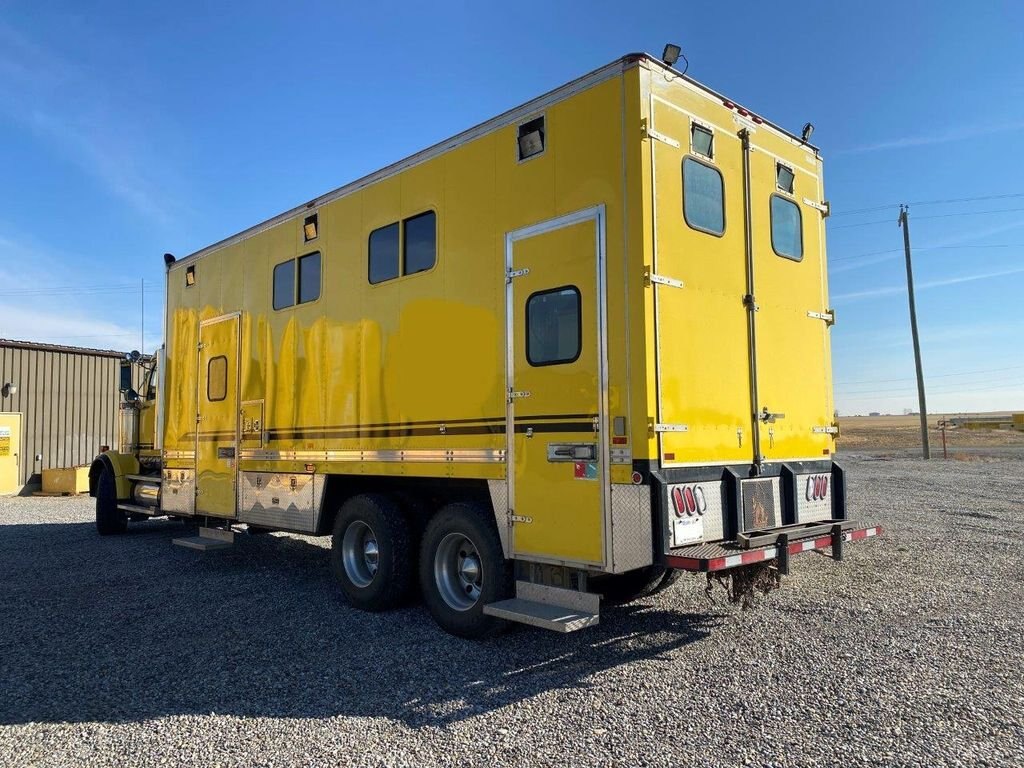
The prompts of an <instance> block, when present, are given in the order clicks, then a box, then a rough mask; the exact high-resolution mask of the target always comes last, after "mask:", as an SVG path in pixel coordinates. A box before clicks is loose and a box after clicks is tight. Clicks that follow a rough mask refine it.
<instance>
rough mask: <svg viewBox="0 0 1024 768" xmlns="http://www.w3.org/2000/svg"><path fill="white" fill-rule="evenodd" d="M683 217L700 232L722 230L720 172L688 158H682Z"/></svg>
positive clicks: (722, 197) (723, 198)
mask: <svg viewBox="0 0 1024 768" xmlns="http://www.w3.org/2000/svg"><path fill="white" fill-rule="evenodd" d="M683 217H684V218H685V219H686V223H687V224H688V225H689V226H690V227H692V228H693V229H699V230H700V231H701V232H709V233H711V234H712V235H721V234H722V233H723V232H725V190H724V186H723V184H722V174H720V173H719V172H718V169H716V168H713V167H711V166H710V165H704V163H701V162H698V161H696V160H694V159H693V158H691V157H688V158H686V159H685V160H683Z"/></svg>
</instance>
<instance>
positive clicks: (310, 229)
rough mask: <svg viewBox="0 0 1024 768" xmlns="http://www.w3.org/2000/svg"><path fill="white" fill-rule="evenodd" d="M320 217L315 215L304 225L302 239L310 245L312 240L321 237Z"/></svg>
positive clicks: (307, 218)
mask: <svg viewBox="0 0 1024 768" xmlns="http://www.w3.org/2000/svg"><path fill="white" fill-rule="evenodd" d="M319 224H320V216H319V214H316V213H314V214H313V215H312V216H307V217H306V220H305V221H304V222H303V223H302V237H303V239H304V240H305V241H306V242H307V243H308V242H309V241H310V240H316V239H317V238H318V237H319V236H320V228H319Z"/></svg>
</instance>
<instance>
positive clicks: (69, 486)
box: [43, 467, 89, 493]
mask: <svg viewBox="0 0 1024 768" xmlns="http://www.w3.org/2000/svg"><path fill="white" fill-rule="evenodd" d="M88 492H89V468H88V467H67V468H63V469H44V470H43V493H88Z"/></svg>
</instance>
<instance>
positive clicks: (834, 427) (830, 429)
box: [811, 424, 839, 435]
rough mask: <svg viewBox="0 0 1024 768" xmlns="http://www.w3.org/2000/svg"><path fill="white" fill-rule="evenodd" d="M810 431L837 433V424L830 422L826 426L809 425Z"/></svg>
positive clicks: (820, 433)
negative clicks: (830, 423)
mask: <svg viewBox="0 0 1024 768" xmlns="http://www.w3.org/2000/svg"><path fill="white" fill-rule="evenodd" d="M811 432H813V433H814V434H816V435H838V434H839V425H838V424H832V425H830V426H827V427H811Z"/></svg>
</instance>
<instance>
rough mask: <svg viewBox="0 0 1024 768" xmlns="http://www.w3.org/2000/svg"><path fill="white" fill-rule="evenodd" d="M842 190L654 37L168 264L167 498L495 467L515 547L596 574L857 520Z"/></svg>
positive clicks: (803, 144) (425, 489) (507, 533)
mask: <svg viewBox="0 0 1024 768" xmlns="http://www.w3.org/2000/svg"><path fill="white" fill-rule="evenodd" d="M827 212H828V205H827V203H826V202H825V200H824V191H823V183H822V161H821V157H820V155H819V153H818V150H817V149H815V148H814V147H813V146H811V145H810V144H808V143H807V141H806V140H804V139H802V138H800V137H797V136H795V135H793V134H790V133H788V132H786V131H784V130H782V129H780V128H778V127H776V126H774V125H772V124H771V123H769V122H768V121H767V120H765V119H763V118H761V117H759V116H758V115H756V114H754V113H752V112H750V111H748V110H746V109H745V108H743V107H740V106H739V105H737V104H735V103H733V102H731V101H730V100H728V99H726V98H724V97H722V96H721V95H719V94H717V93H715V92H714V91H712V90H710V89H708V88H706V87H705V86H702V85H700V84H699V83H697V82H695V81H693V80H691V79H689V78H687V77H685V76H683V75H681V74H680V73H678V72H676V71H675V70H673V69H671V68H670V67H667V66H665V65H664V64H662V63H661V62H660V61H657V60H656V59H653V58H651V57H649V56H646V55H630V56H626V57H624V58H622V59H620V60H618V61H616V62H613V63H612V64H609V65H608V66H606V67H603V68H601V69H599V70H597V71H595V72H592V73H590V74H588V75H586V76H584V77H582V78H580V79H579V80H576V81H574V82H572V83H569V84H567V85H565V86H563V87H561V88H559V89H556V90H555V91H552V92H550V93H548V94H545V95H543V96H541V97H539V98H537V99H535V100H533V101H531V102H529V103H527V104H525V105H523V106H521V107H518V108H516V109H513V110H511V111H509V112H507V113H505V114H503V115H501V116H499V117H497V118H495V119H493V120H491V121H488V122H486V123H483V124H481V125H479V126H477V127H475V128H472V129H470V130H469V131H466V132H464V133H463V134H460V135H458V136H456V137H454V138H452V139H450V140H447V141H444V142H442V143H440V144H438V145H436V146H434V147H431V148H429V149H427V150H424V151H423V152H421V153H418V154H417V155H414V156H412V157H410V158H407V159H405V160H403V161H400V162H398V163H396V164H394V165H392V166H389V167H387V168H384V169H382V170H381V171H379V172H377V173H374V174H371V175H370V176H368V177H366V178H363V179H360V180H358V181H355V182H353V183H350V184H348V185H346V186H344V187H341V188H339V189H337V190H335V191H333V192H330V193H328V194H326V195H323V196H321V197H318V198H315V199H313V200H311V201H309V202H308V203H306V204H305V205H302V206H300V207H298V208H295V209H292V210H290V211H288V212H285V213H283V214H281V215H280V216H277V217H275V218H273V219H271V220H269V221H266V222H263V223H261V224H258V225H256V226H254V227H252V228H250V229H248V230H246V231H244V232H241V233H239V234H237V235H234V236H232V237H229V238H227V239H226V240H224V241H222V242H219V243H216V244H214V245H211V246H210V247H208V248H204V249H202V250H201V251H198V252H197V253H194V254H192V255H190V256H188V257H186V258H183V259H178V260H176V261H172V260H170V259H169V260H168V262H169V265H168V272H167V309H166V311H167V315H166V325H165V327H166V329H167V338H166V345H165V349H164V352H163V355H162V357H161V360H162V363H161V365H162V367H161V369H160V376H159V378H160V381H161V387H160V390H159V397H160V400H161V403H162V408H163V410H162V413H161V414H160V415H159V416H157V417H155V422H154V425H153V427H152V428H153V429H155V430H157V431H158V434H157V435H156V438H155V440H154V441H153V442H154V444H155V445H154V454H155V455H156V456H159V461H158V462H157V463H153V462H149V463H148V466H149V468H150V471H157V472H159V473H160V474H159V483H160V484H161V486H162V488H161V491H160V493H161V510H162V511H163V512H165V513H168V514H176V515H182V516H194V517H197V518H201V519H203V520H205V521H207V523H208V524H210V525H215V524H217V523H216V521H218V520H220V521H224V522H223V524H224V525H230V523H231V522H246V523H249V524H250V525H252V526H265V527H267V528H274V529H281V530H296V531H300V532H308V533H325V532H330V530H331V525H332V520H333V519H334V515H335V514H336V513H337V506H338V504H339V502H340V501H341V500H344V499H345V498H346V497H347V496H348V491H347V490H345V489H347V488H352V489H363V490H365V489H367V488H370V489H381V490H384V491H386V490H387V489H405V490H406V491H408V492H409V493H412V494H413V495H417V494H418V495H419V496H420V497H421V498H425V497H427V496H431V495H432V497H433V498H436V497H438V496H440V497H445V498H450V496H451V494H457V493H461V492H462V491H463V490H466V492H468V489H478V490H480V491H481V493H485V496H484V500H485V505H486V503H489V507H490V513H492V514H493V523H494V525H495V527H496V529H497V530H498V532H499V534H500V538H501V543H502V549H503V552H504V554H505V556H506V557H507V558H508V559H509V560H510V561H517V562H524V563H533V564H535V565H545V566H552V567H555V568H563V569H576V570H578V571H580V572H583V573H589V574H591V575H600V574H620V573H625V572H630V571H636V570H638V569H642V568H650V567H652V566H656V565H658V564H659V563H660V564H662V565H664V564H665V562H666V560H665V557H666V553H669V554H670V553H671V551H673V550H674V549H678V548H679V547H681V546H683V545H693V544H699V543H708V542H716V541H723V540H727V539H729V540H731V539H734V538H735V537H736V536H737V535H738V534H739V533H741V532H742V531H744V530H749V529H751V528H755V527H756V528H765V527H771V526H782V525H784V524H794V523H802V522H807V521H810V520H824V519H842V518H843V517H845V506H844V498H843V495H842V483H841V480H842V476H841V471H840V470H838V468H837V467H835V465H834V464H833V462H832V460H831V454H832V449H833V444H834V438H835V434H836V432H837V430H836V427H835V424H834V419H833V411H834V404H833V399H832V382H831V363H830V344H829V327H830V325H831V323H832V319H833V316H832V312H831V310H830V309H829V303H828V288H827V279H826V261H825V235H824V231H825V230H824V217H825V216H826V215H827ZM139 442H140V443H143V442H146V441H145V440H144V439H141V440H140V441H139ZM145 463H146V462H144V464H145ZM820 477H828V478H831V479H832V481H833V482H832V483H831V485H829V484H828V483H822V482H821V481H816V480H815V479H814V478H820ZM748 481H749V482H751V483H757V482H760V483H761V485H760V486H758V488H759V490H758V491H757V492H756V493H754V492H753V491H751V492H750V493H746V492H745V491H744V489H745V488H750V489H753V488H754V487H755V486H754V485H749V486H747V485H745V483H747V482H748ZM815 482H817V485H815V486H814V487H815V488H818V487H820V488H821V493H817V492H816V493H813V494H812V493H811V490H810V489H811V487H812V485H814V484H815ZM701 483H703V484H704V485H701ZM805 488H806V489H807V492H806V493H805V492H804V490H805ZM271 489H273V490H271ZM460 489H462V490H460ZM446 494H447V495H446ZM812 496H813V498H812ZM691 498H692V499H695V500H696V502H695V503H694V504H691V505H690V506H692V507H694V509H691V510H690V511H689V512H688V511H687V505H688V502H689V500H690V499H691ZM680 502H681V503H682V509H683V513H682V514H680ZM427 514H428V515H429V512H428V513H427ZM691 518H693V519H691ZM701 518H703V522H702V521H701ZM680 562H681V561H680ZM670 564H671V563H670Z"/></svg>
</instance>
